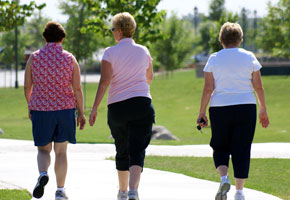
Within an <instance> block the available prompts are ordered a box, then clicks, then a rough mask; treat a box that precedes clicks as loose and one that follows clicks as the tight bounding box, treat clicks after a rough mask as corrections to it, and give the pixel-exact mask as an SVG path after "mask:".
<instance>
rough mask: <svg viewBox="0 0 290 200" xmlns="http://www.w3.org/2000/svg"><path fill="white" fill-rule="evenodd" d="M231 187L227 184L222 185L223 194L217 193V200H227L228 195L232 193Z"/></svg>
mask: <svg viewBox="0 0 290 200" xmlns="http://www.w3.org/2000/svg"><path fill="white" fill-rule="evenodd" d="M230 188H231V185H230V184H228V183H225V184H223V185H222V188H221V192H219V193H217V194H216V196H215V200H227V193H228V191H230Z"/></svg>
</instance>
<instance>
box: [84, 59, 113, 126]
mask: <svg viewBox="0 0 290 200" xmlns="http://www.w3.org/2000/svg"><path fill="white" fill-rule="evenodd" d="M112 75H113V69H112V65H111V63H109V62H108V61H106V60H102V62H101V78H100V82H99V85H98V90H97V93H96V97H95V102H94V105H93V108H92V111H91V115H90V125H91V126H93V125H94V123H95V121H96V117H97V111H98V107H99V105H100V103H101V101H102V99H103V97H104V95H105V93H106V91H107V88H108V87H109V85H110V83H111V80H112Z"/></svg>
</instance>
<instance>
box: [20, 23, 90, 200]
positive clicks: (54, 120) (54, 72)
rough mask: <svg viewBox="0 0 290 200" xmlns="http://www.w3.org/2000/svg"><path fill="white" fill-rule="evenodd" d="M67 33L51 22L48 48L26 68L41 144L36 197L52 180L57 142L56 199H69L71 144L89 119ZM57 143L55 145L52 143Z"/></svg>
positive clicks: (31, 112) (31, 111)
mask: <svg viewBox="0 0 290 200" xmlns="http://www.w3.org/2000/svg"><path fill="white" fill-rule="evenodd" d="M65 36H66V33H65V30H64V28H63V27H62V26H61V24H59V23H57V22H48V23H47V24H46V27H45V29H44V32H43V37H44V39H45V41H46V45H45V47H44V48H42V49H39V50H37V51H35V52H34V53H33V54H32V55H31V56H30V58H29V60H28V62H27V65H26V69H25V83H24V93H25V98H26V100H27V103H28V114H29V118H30V119H31V121H32V128H33V138H34V144H35V146H37V148H38V154H37V163H38V170H39V173H40V175H39V178H38V181H37V184H36V186H35V188H34V190H33V197H35V198H41V197H42V196H43V194H44V187H45V185H46V184H47V182H48V179H49V177H48V174H47V171H48V167H49V165H50V152H51V150H52V146H54V152H55V165H54V170H55V175H56V182H57V190H56V193H55V200H67V199H68V197H67V195H66V193H65V190H64V184H65V179H66V173H67V155H66V152H67V144H68V142H70V143H76V138H75V135H76V130H75V125H76V124H75V108H77V110H78V116H77V125H78V126H80V129H83V128H84V126H85V123H86V119H85V116H84V107H83V93H82V87H81V82H80V69H79V65H78V63H77V61H76V59H75V58H74V56H73V55H72V54H71V53H69V52H67V51H65V50H63V49H62V46H61V45H62V42H63V39H64V38H65ZM52 144H54V145H52Z"/></svg>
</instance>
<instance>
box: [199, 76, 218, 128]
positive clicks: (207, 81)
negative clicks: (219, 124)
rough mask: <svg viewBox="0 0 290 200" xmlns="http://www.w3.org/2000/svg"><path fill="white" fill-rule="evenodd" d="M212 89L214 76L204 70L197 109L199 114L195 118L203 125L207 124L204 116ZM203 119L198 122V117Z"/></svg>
mask: <svg viewBox="0 0 290 200" xmlns="http://www.w3.org/2000/svg"><path fill="white" fill-rule="evenodd" d="M213 90H214V78H213V75H212V73H211V72H204V87H203V93H202V97H201V102H200V110H199V115H198V118H197V123H198V124H199V125H200V126H201V127H203V126H204V125H205V126H207V125H208V120H207V117H206V108H207V105H208V103H209V100H210V98H211V94H212V92H213ZM201 118H202V119H204V121H205V123H204V124H202V123H200V122H199V120H200V119H201Z"/></svg>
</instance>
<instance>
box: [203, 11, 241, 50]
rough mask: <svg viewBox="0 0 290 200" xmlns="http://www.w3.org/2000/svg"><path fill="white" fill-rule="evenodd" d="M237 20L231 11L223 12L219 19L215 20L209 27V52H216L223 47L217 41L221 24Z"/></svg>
mask: <svg viewBox="0 0 290 200" xmlns="http://www.w3.org/2000/svg"><path fill="white" fill-rule="evenodd" d="M237 21H238V15H234V14H233V13H231V12H229V13H226V12H224V13H223V15H222V16H221V18H220V20H219V21H218V22H215V26H214V27H211V28H210V40H209V46H210V52H211V53H213V52H217V51H219V50H221V49H222V48H223V47H222V45H221V44H220V42H219V32H220V29H221V27H222V25H223V24H224V23H226V22H237Z"/></svg>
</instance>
